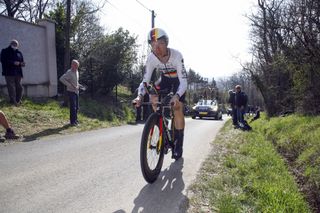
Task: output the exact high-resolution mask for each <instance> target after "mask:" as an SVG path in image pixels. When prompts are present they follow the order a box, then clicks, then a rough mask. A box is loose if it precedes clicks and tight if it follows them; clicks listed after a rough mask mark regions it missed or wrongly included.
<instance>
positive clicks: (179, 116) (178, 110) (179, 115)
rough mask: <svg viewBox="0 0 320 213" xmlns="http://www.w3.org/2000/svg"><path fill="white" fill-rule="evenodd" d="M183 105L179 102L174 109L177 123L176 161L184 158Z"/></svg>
mask: <svg viewBox="0 0 320 213" xmlns="http://www.w3.org/2000/svg"><path fill="white" fill-rule="evenodd" d="M183 108H184V107H183V103H182V102H179V104H178V105H177V106H176V107H174V109H173V110H174V111H173V113H174V119H175V120H174V122H175V132H174V135H175V146H174V150H173V153H172V157H173V158H174V159H176V160H177V159H179V158H180V157H181V156H182V152H183V137H184V126H185V120H184V113H183Z"/></svg>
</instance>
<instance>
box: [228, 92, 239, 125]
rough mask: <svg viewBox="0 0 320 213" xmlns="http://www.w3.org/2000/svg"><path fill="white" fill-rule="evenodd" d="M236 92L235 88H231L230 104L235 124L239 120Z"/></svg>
mask: <svg viewBox="0 0 320 213" xmlns="http://www.w3.org/2000/svg"><path fill="white" fill-rule="evenodd" d="M235 95H236V94H235V92H234V91H233V90H229V100H228V103H229V104H230V107H231V116H232V124H233V125H234V126H237V125H238V120H237V109H236V97H235Z"/></svg>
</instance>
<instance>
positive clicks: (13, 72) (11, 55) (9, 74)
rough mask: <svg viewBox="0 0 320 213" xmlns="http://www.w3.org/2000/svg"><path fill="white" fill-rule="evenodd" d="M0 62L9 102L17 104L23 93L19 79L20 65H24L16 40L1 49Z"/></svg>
mask: <svg viewBox="0 0 320 213" xmlns="http://www.w3.org/2000/svg"><path fill="white" fill-rule="evenodd" d="M1 63H2V75H3V76H5V79H6V84H7V88H8V94H9V98H10V103H11V104H14V105H15V106H19V105H20V104H21V99H22V94H23V87H22V84H21V80H22V78H23V73H22V67H24V66H25V62H24V60H23V55H22V52H21V51H20V50H19V42H18V41H17V40H12V41H11V42H10V45H9V46H8V47H7V48H5V49H2V50H1Z"/></svg>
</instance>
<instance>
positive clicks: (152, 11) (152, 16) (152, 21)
mask: <svg viewBox="0 0 320 213" xmlns="http://www.w3.org/2000/svg"><path fill="white" fill-rule="evenodd" d="M155 17H156V16H155V14H154V10H151V28H154V18H155Z"/></svg>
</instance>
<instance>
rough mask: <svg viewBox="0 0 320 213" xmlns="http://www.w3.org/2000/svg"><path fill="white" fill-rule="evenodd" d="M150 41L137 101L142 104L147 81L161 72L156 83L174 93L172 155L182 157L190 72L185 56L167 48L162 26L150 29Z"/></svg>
mask: <svg viewBox="0 0 320 213" xmlns="http://www.w3.org/2000/svg"><path fill="white" fill-rule="evenodd" d="M148 42H149V44H150V45H151V53H150V54H149V56H148V58H147V61H146V68H145V74H144V77H143V81H142V82H141V84H140V86H139V88H138V97H137V98H136V99H135V100H134V102H136V106H140V104H141V101H142V98H143V95H144V94H145V93H146V91H145V88H144V82H146V83H149V82H150V80H151V77H152V74H153V73H154V72H156V74H158V75H160V76H159V79H158V80H157V81H156V83H155V84H156V86H157V88H159V89H160V90H166V89H168V93H169V92H173V93H174V96H173V97H172V99H171V101H170V103H171V104H172V105H173V112H174V116H175V123H174V125H175V132H174V135H175V142H174V143H175V146H174V150H173V152H172V158H174V159H176V160H178V159H179V158H181V156H182V152H183V137H184V126H185V121H184V113H183V109H184V106H183V102H184V100H185V92H186V90H187V73H186V69H185V66H184V62H183V57H182V54H181V53H180V52H179V51H178V50H175V49H172V48H168V43H169V37H168V35H167V33H166V32H165V31H164V30H163V29H160V28H153V29H151V31H150V32H149V34H148ZM150 99H151V100H150V101H151V102H152V103H155V102H157V101H158V97H157V96H155V95H151V96H150Z"/></svg>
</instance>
